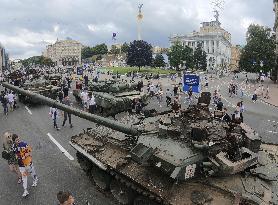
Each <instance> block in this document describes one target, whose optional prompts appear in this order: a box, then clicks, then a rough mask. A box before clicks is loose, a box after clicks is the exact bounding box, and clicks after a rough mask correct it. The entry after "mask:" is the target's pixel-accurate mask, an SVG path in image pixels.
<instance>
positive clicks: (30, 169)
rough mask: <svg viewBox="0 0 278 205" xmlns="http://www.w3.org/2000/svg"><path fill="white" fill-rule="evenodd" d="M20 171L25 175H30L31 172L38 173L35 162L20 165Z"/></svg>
mask: <svg viewBox="0 0 278 205" xmlns="http://www.w3.org/2000/svg"><path fill="white" fill-rule="evenodd" d="M19 171H20V173H21V175H22V176H23V177H25V176H28V175H29V174H32V175H36V171H35V168H34V166H33V163H31V164H30V165H29V166H26V167H19Z"/></svg>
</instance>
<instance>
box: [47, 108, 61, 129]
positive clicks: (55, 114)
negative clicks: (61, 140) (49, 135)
mask: <svg viewBox="0 0 278 205" xmlns="http://www.w3.org/2000/svg"><path fill="white" fill-rule="evenodd" d="M49 115H50V116H51V118H52V120H53V125H54V128H55V129H57V130H60V128H59V127H58V125H57V120H58V116H59V112H58V109H57V108H56V106H53V107H51V108H50V112H49Z"/></svg>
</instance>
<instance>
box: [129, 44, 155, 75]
mask: <svg viewBox="0 0 278 205" xmlns="http://www.w3.org/2000/svg"><path fill="white" fill-rule="evenodd" d="M126 63H127V65H129V66H132V67H133V66H138V67H139V71H140V68H141V67H142V66H149V65H151V63H152V46H151V44H149V43H147V42H146V41H142V40H140V41H136V40H135V41H133V42H132V43H130V46H129V49H128V52H127V59H126Z"/></svg>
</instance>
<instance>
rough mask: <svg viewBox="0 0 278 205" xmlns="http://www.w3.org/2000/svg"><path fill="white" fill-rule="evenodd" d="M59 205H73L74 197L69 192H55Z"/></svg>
mask: <svg viewBox="0 0 278 205" xmlns="http://www.w3.org/2000/svg"><path fill="white" fill-rule="evenodd" d="M57 199H58V201H59V205H74V201H75V200H74V197H73V196H72V194H71V193H69V192H63V191H59V192H58V193H57Z"/></svg>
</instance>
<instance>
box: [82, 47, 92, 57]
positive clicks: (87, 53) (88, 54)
mask: <svg viewBox="0 0 278 205" xmlns="http://www.w3.org/2000/svg"><path fill="white" fill-rule="evenodd" d="M93 55H94V51H93V48H91V47H89V46H87V47H84V48H82V50H81V58H82V59H86V58H90V57H92V56H93Z"/></svg>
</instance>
